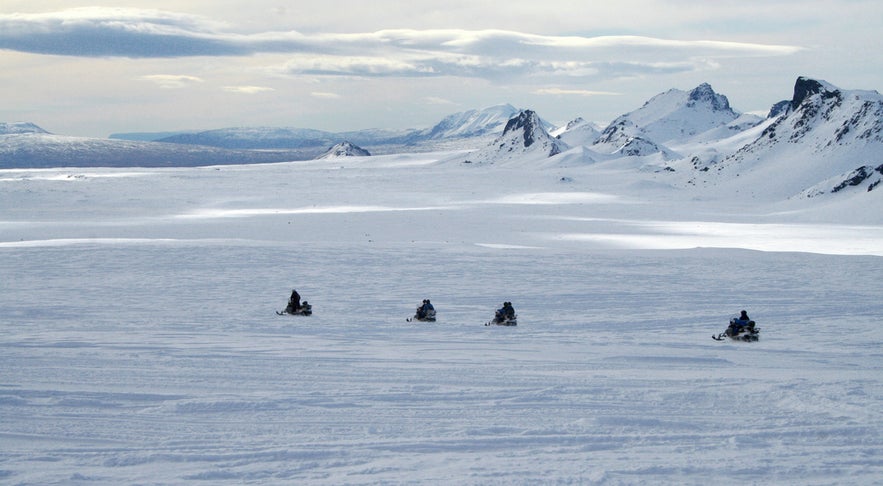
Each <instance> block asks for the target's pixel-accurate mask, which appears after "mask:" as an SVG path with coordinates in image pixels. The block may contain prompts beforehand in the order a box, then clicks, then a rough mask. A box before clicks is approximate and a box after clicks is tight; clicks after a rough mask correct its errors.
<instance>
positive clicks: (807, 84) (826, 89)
mask: <svg viewBox="0 0 883 486" xmlns="http://www.w3.org/2000/svg"><path fill="white" fill-rule="evenodd" d="M815 94H821V95H822V98H825V99H827V98H834V97H839V96H840V90H838V89H837V88H835V87H833V86H831V85H830V84H828V83H825V82H822V81H817V80H815V79H810V78H807V77H804V76H800V77H798V78H797V81H796V82H795V83H794V97H793V98H792V99H791V108H797V107H798V106H800V104H801V103H803V101H804V100H806V99H807V98H809V97H810V96H812V95H815Z"/></svg>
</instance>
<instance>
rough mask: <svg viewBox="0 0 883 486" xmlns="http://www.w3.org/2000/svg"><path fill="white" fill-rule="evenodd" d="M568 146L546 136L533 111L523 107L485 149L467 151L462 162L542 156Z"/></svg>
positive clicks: (486, 161) (560, 150)
mask: <svg viewBox="0 0 883 486" xmlns="http://www.w3.org/2000/svg"><path fill="white" fill-rule="evenodd" d="M568 148H569V147H568V146H567V145H566V144H565V143H564V142H562V141H561V140H558V139H557V138H555V137H552V136H551V135H549V132H547V131H546V129H545V128H544V126H543V122H542V120H541V119H540V117H539V116H538V115H537V114H536V112H534V111H532V110H523V111H521V112H519V113H518V114H517V115H515V116H513V117H512V118H510V119H509V121H508V122H507V123H506V127H505V128H504V129H503V134H502V135H500V136H499V137H497V138H496V139H495V140H494V141H493V142H491V143H490V145H488V146H486V147H485V148H483V149H481V150H478V151H476V152H474V153H471V154H469V155H468V156H467V157H466V159H465V160H463V162H466V163H475V164H493V163H498V162H507V161H528V160H532V159H545V158H549V157H552V156H554V155H557V154H560V153H561V152H563V151H564V150H567V149H568Z"/></svg>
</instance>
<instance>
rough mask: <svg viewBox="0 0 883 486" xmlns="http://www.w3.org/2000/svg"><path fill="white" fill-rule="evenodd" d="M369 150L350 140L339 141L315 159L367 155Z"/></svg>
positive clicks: (369, 153)
mask: <svg viewBox="0 0 883 486" xmlns="http://www.w3.org/2000/svg"><path fill="white" fill-rule="evenodd" d="M370 155H371V152H368V151H367V150H365V149H363V148H362V147H359V146H358V145H355V144H353V143H352V142H347V141H344V142H340V143H339V144H337V145H335V146H333V147H331V148H329V149H328V150H327V151H326V152H325V153H324V154H322V155H320V156H319V157H316V158H317V159H339V158H342V157H369V156H370Z"/></svg>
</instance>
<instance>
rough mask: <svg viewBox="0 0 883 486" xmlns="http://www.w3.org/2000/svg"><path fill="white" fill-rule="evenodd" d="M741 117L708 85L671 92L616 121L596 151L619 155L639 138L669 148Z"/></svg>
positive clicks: (598, 140) (609, 127) (600, 139)
mask: <svg viewBox="0 0 883 486" xmlns="http://www.w3.org/2000/svg"><path fill="white" fill-rule="evenodd" d="M738 117H739V114H738V113H736V112H735V111H734V110H733V109H732V108H730V102H729V100H728V99H727V97H726V96H724V95H721V94H718V93H715V92H714V90H713V89H712V88H711V86H710V85H708V84H707V83H703V84H700V85H699V86H697V87H696V88H694V89H693V90H691V91H681V90H678V89H671V90H669V91H666V92H665V93H661V94H658V95H656V96H654V97H653V98H651V99H650V100H648V101H647V102H646V103H644V105H643V106H642V107H641V108H638V109H637V110H635V111H632V112H629V113H626V114H624V115H621V116H620V117H618V118H616V119H615V120H613V121H612V122H611V123H610V125H608V126H607V128H605V129H604V131H603V132H602V133H601V135H600V136H599V137H598V139H597V140H596V142H595V145H597V147H596V150H597V151H598V152H606V153H615V152H617V151H619V150H620V148H621V147H623V146H624V145H625V144H626V143H629V142H630V141H632V140H633V139H635V138H639V139H641V140H643V141H644V142H642V143H646V142H650V143H652V144H654V145H658V146H662V145H668V144H670V143H672V142H678V141H684V140H689V139H691V138H693V137H695V136H697V135H699V134H702V133H705V132H708V131H709V130H712V129H714V128H717V127H720V126H723V125H727V124H728V123H730V122H732V121H733V120H735V119H737V118H738Z"/></svg>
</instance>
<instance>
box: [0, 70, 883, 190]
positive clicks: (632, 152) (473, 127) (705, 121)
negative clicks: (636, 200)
mask: <svg viewBox="0 0 883 486" xmlns="http://www.w3.org/2000/svg"><path fill="white" fill-rule="evenodd" d="M881 132H883V97H881V95H880V94H879V93H878V92H876V91H862V90H852V91H845V90H841V89H839V88H837V87H835V86H833V85H831V84H829V83H827V82H825V81H820V80H815V79H811V78H805V77H800V78H798V79H797V81H796V82H795V85H794V94H793V96H792V98H791V99H790V100H783V101H782V102H779V103H776V104H775V105H774V106H773V107H771V109H770V112H769V115H768V117H767V118H763V117H760V116H756V115H750V114H742V113H739V112H737V111H735V110H734V109H733V108H732V107H731V106H730V104H729V100H728V99H727V97H726V96H724V95H722V94H719V93H716V92H715V91H714V90H713V89H712V87H711V86H710V85H708V84H705V83H703V84H701V85H699V86H697V87H696V88H694V89H692V90H690V91H681V90H677V89H672V90H669V91H666V92H664V93H660V94H659V95H656V96H654V97H652V98H651V99H650V100H648V101H647V102H646V103H645V104H644V105H643V106H641V107H640V108H638V109H636V110H634V111H631V112H629V113H626V114H624V115H622V116H620V117H618V118H616V119H615V120H613V121H612V122H611V123H610V124H608V125H607V126H606V127H604V128H603V129H602V128H601V127H597V126H595V125H593V124H591V123H588V122H586V121H585V120H584V119H582V118H577V119H575V120H573V121H572V122H570V123H568V124H566V125H565V126H563V127H557V128H556V127H553V126H552V125H550V124H549V123H547V122H545V121H543V120H542V118H541V117H540V116H539V114H537V113H536V112H534V111H532V110H519V109H516V108H515V107H513V106H511V105H498V106H493V107H490V108H486V109H483V110H470V111H465V112H461V113H455V114H452V115H450V116H448V117H445V118H444V119H443V120H441V121H440V122H439V123H437V124H436V125H435V126H433V127H431V128H429V129H409V130H360V131H353V132H343V133H332V132H325V131H321V130H312V129H300V128H269V127H246V128H227V129H220V130H209V131H204V132H196V133H181V134H175V135H171V136H168V134H157V139H156V140H154V141H145V140H149V139H150V138H151V137H150V135H149V134H143V133H142V134H117V135H114V136H113V138H111V139H91V138H80V137H65V136H61V135H53V134H49V133H47V132H46V131H45V130H42V129H41V128H40V127H38V126H36V125H34V124H32V123H0V168H28V167H53V166H54V167H58V166H144V167H154V166H192V165H219V164H243V163H256V162H275V161H288V160H305V159H313V158H317V157H320V156H322V157H339V156H351V155H359V156H368V154H369V151H368V149H370V152H371V153H375V154H377V153H395V152H420V151H427V150H439V149H451V148H456V149H460V150H462V149H469V150H472V152H470V153H468V154H467V155H462V156H459V158H455V159H452V161H453V162H459V163H468V164H474V165H492V164H511V163H519V164H531V163H537V164H542V165H555V166H559V167H562V166H573V165H587V164H598V163H614V164H616V163H620V162H618V161H621V162H622V163H625V162H626V161H628V163H629V164H630V165H631V166H635V167H638V168H639V170H642V171H654V172H660V173H666V174H669V176H667V177H668V183H669V184H672V185H683V186H684V187H708V188H719V189H720V190H734V191H736V192H738V193H739V194H741V196H740V197H746V195H747V194H750V193H751V192H752V191H755V192H756V191H769V190H775V191H778V192H780V193H781V194H782V195H783V197H789V198H790V197H804V198H809V197H816V196H819V195H823V194H828V193H835V192H843V191H846V192H853V193H854V192H856V191H859V190H863V191H866V192H870V191H873V190H874V189H875V188H877V187H878V185H879V184H880V181H881V178H883V160H881V159H883V133H881ZM161 135H162V136H161ZM128 138H133V139H137V140H130V139H128ZM341 144H342V145H341ZM362 147H364V148H362Z"/></svg>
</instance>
